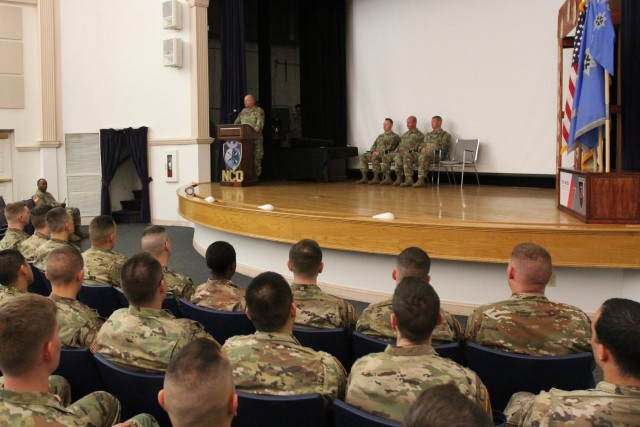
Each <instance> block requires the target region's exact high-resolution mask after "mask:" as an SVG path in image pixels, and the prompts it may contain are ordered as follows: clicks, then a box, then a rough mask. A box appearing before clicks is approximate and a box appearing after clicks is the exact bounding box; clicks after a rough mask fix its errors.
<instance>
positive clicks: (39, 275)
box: [28, 263, 51, 297]
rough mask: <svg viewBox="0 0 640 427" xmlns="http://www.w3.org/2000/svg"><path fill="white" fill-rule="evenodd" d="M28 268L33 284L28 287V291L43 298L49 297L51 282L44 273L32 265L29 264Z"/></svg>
mask: <svg viewBox="0 0 640 427" xmlns="http://www.w3.org/2000/svg"><path fill="white" fill-rule="evenodd" d="M29 266H30V267H31V271H32V272H33V283H32V284H30V285H29V288H28V291H29V292H31V293H33V294H38V295H42V296H45V297H48V296H49V295H51V282H50V281H49V279H47V276H45V275H44V271H42V270H40V269H38V268H36V267H34V266H33V264H32V263H29Z"/></svg>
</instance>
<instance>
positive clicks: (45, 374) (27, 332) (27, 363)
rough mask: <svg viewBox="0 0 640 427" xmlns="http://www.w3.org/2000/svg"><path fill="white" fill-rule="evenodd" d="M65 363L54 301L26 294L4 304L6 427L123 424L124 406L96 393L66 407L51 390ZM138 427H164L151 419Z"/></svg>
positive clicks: (1, 408)
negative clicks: (61, 363) (54, 374)
mask: <svg viewBox="0 0 640 427" xmlns="http://www.w3.org/2000/svg"><path fill="white" fill-rule="evenodd" d="M59 361H60V338H59V336H58V323H57V321H56V305H55V303H54V302H53V301H51V300H50V299H49V298H45V297H43V296H40V295H34V294H26V295H21V296H18V297H16V298H13V299H12V300H9V301H6V302H4V303H3V304H1V305H0V370H2V373H3V374H4V378H3V380H4V386H3V387H2V388H0V425H3V426H22V425H25V426H26V425H29V426H44V425H47V426H49V425H50V426H70V427H71V426H89V425H91V426H96V427H103V426H104V427H110V426H112V425H114V424H115V423H117V422H118V421H119V419H120V402H118V399H116V398H115V397H114V396H112V395H111V394H109V393H107V392H104V391H96V392H93V393H91V394H88V395H87V396H85V397H83V398H82V399H80V400H78V401H77V402H75V403H73V404H72V405H70V406H66V407H65V406H64V404H63V403H61V402H60V400H59V398H58V396H56V395H55V394H53V393H52V392H50V391H49V390H50V389H49V375H50V374H51V373H52V372H53V371H55V370H56V368H57V367H58V363H59ZM127 423H128V424H122V425H121V424H118V426H124V425H129V426H132V427H142V426H147V427H152V426H158V423H157V422H156V420H155V419H154V418H153V417H152V416H150V415H147V414H142V415H137V416H136V417H134V418H132V419H131V420H129V421H127Z"/></svg>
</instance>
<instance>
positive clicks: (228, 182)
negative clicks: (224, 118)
mask: <svg viewBox="0 0 640 427" xmlns="http://www.w3.org/2000/svg"><path fill="white" fill-rule="evenodd" d="M216 134H217V135H218V139H219V140H221V141H223V143H222V159H223V163H224V170H223V171H222V178H221V180H220V185H223V186H225V187H248V186H250V185H256V184H257V183H258V179H257V177H256V176H255V171H254V167H253V142H254V141H255V140H256V139H259V138H260V134H259V133H258V132H254V130H253V128H252V127H251V126H249V125H217V126H216Z"/></svg>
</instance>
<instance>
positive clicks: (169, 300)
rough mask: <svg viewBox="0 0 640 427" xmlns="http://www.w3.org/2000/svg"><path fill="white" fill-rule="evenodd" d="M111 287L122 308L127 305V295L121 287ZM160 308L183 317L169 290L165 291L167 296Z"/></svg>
mask: <svg viewBox="0 0 640 427" xmlns="http://www.w3.org/2000/svg"><path fill="white" fill-rule="evenodd" d="M113 289H114V290H115V291H116V296H117V297H118V300H119V301H120V304H121V305H122V308H127V307H129V300H128V299H127V296H126V295H125V294H124V291H123V290H122V288H118V287H116V286H114V287H113ZM162 309H163V310H168V311H170V312H171V314H173V315H174V316H175V317H177V318H180V317H184V316H183V314H182V310H180V307H179V306H178V302H177V301H176V299H175V297H174V296H173V294H172V293H171V292H169V293H167V296H166V297H165V298H164V301H162Z"/></svg>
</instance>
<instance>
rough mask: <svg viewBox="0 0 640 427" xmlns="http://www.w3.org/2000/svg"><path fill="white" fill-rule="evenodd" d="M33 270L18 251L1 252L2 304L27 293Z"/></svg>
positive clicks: (0, 292) (0, 285) (0, 288)
mask: <svg viewBox="0 0 640 427" xmlns="http://www.w3.org/2000/svg"><path fill="white" fill-rule="evenodd" d="M32 283H33V270H31V266H30V265H29V264H28V263H27V260H26V259H25V258H24V256H22V254H21V253H20V252H19V251H17V250H16V249H5V250H3V251H0V302H2V301H4V300H7V299H9V298H13V297H15V296H17V295H20V294H24V293H26V292H27V288H28V287H29V285H30V284H32Z"/></svg>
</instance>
